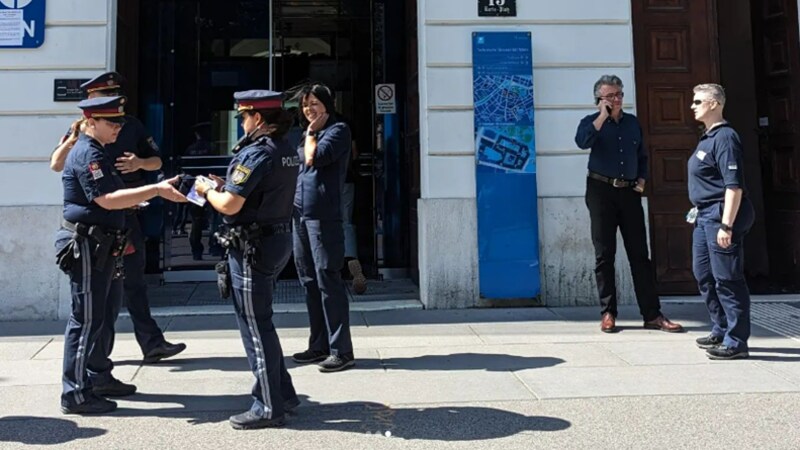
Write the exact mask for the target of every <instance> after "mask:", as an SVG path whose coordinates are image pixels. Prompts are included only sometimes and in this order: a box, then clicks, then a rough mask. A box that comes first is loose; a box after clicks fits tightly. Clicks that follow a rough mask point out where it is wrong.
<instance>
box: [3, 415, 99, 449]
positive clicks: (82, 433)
mask: <svg viewBox="0 0 800 450" xmlns="http://www.w3.org/2000/svg"><path fill="white" fill-rule="evenodd" d="M106 433H107V431H106V430H102V429H100V428H81V427H79V426H78V425H77V424H76V423H75V422H72V421H69V420H64V419H54V418H47V417H30V416H9V417H2V418H0V443H2V442H17V443H21V444H27V445H58V444H66V443H67V442H72V441H76V440H78V439H90V438H94V437H98V436H102V435H104V434H106ZM0 447H3V445H2V444H0Z"/></svg>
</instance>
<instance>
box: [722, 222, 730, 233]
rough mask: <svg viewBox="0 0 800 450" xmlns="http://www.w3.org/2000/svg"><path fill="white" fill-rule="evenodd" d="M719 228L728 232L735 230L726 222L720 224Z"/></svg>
mask: <svg viewBox="0 0 800 450" xmlns="http://www.w3.org/2000/svg"><path fill="white" fill-rule="evenodd" d="M719 229H720V230H722V231H724V232H726V233H730V232H731V231H733V228H732V227H731V226H730V225H728V224H724V223H721V224H720V225H719Z"/></svg>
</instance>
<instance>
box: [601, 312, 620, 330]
mask: <svg viewBox="0 0 800 450" xmlns="http://www.w3.org/2000/svg"><path fill="white" fill-rule="evenodd" d="M600 331H602V332H603V333H613V332H615V331H617V319H616V318H614V315H613V314H611V313H605V314H603V320H601V321H600Z"/></svg>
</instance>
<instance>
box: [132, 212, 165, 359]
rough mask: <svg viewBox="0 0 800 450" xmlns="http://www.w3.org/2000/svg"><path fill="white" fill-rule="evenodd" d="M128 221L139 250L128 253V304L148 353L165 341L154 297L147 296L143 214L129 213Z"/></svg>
mask: <svg viewBox="0 0 800 450" xmlns="http://www.w3.org/2000/svg"><path fill="white" fill-rule="evenodd" d="M125 220H126V224H127V226H128V228H130V230H131V234H130V240H131V242H132V243H133V246H134V248H135V249H136V252H134V253H132V254H130V255H126V256H125V259H124V261H125V280H124V282H123V286H124V290H125V304H126V306H127V307H128V312H129V313H130V315H131V322H133V333H134V335H135V336H136V342H138V343H139V347H140V348H141V349H142V354H144V355H147V353H148V352H149V351H150V350H152V349H154V348H156V347H158V346H159V345H161V343H163V342H164V333H162V332H161V328H159V326H158V324H157V323H156V321H155V319H153V316H152V315H151V314H150V299H149V298H148V297H147V281H145V278H144V266H145V243H144V234H143V233H142V226H141V223H140V222H139V214H138V213H134V214H128V215H127V216H125Z"/></svg>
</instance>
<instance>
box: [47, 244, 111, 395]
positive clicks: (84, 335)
mask: <svg viewBox="0 0 800 450" xmlns="http://www.w3.org/2000/svg"><path fill="white" fill-rule="evenodd" d="M71 236H72V232H68V231H66V230H61V231H59V233H58V235H57V238H56V239H57V240H56V249H57V250H60V249H62V248H64V246H65V245H66V244H67V243H68V242H69V240H70V238H71ZM77 245H78V246H79V251H80V257H79V258H78V261H76V263H75V265H74V267H73V268H72V270H71V272H70V274H69V279H70V289H71V291H72V313H71V314H70V317H69V321H68V322H67V329H66V332H65V333H64V363H63V372H62V378H61V380H62V393H61V405H62V406H75V405H79V404H81V403H85V402H86V401H87V400H88V399H89V396H91V395H92V394H91V390H92V384H91V383H90V381H89V373H88V370H87V369H88V367H87V366H88V364H89V354H90V350H91V349H92V348H93V347H95V346H96V343H97V341H98V337H99V336H100V335H101V333H102V330H103V327H104V326H105V319H106V317H107V316H108V312H107V308H108V295H109V292H110V290H111V285H112V277H113V275H114V270H115V268H114V264H113V263H110V264H106V265H105V267H104V268H95V267H94V266H95V261H94V258H93V257H92V256H91V255H92V251H91V247H92V246H91V244H90V242H89V241H88V240H85V239H83V240H80V241H79V242H78V244H77Z"/></svg>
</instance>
